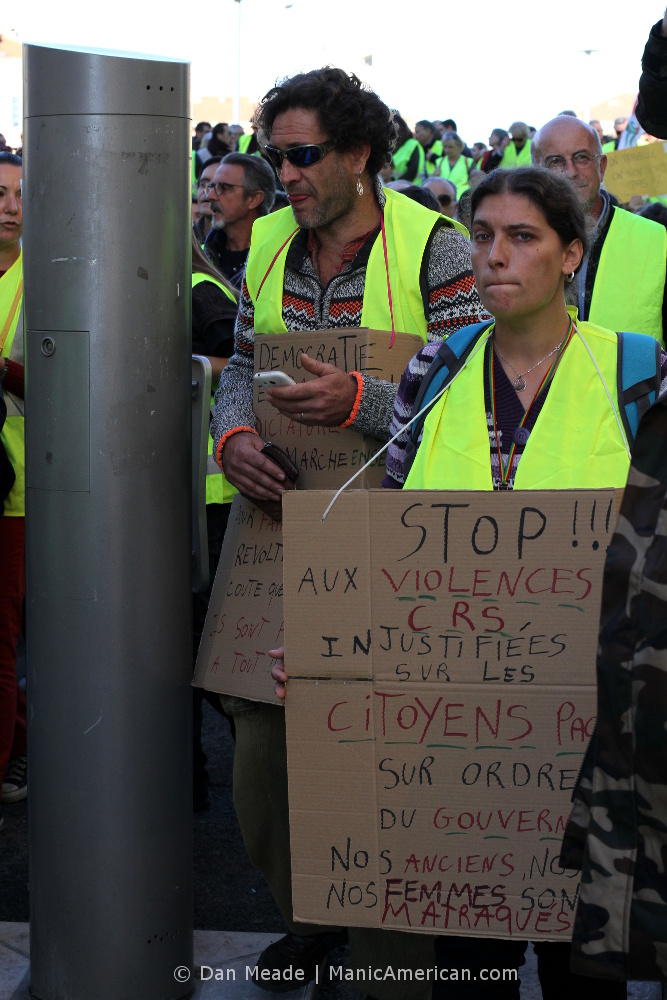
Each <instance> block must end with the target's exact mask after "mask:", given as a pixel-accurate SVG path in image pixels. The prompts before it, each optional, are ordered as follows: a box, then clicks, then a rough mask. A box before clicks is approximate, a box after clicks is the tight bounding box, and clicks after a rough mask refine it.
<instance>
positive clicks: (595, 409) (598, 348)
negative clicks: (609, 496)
mask: <svg viewBox="0 0 667 1000" xmlns="http://www.w3.org/2000/svg"><path fill="white" fill-rule="evenodd" d="M577 326H578V327H579V329H580V330H581V333H582V335H583V337H584V338H585V340H586V343H587V344H588V346H589V347H590V349H591V351H592V353H593V356H594V357H595V360H596V362H597V364H598V367H599V369H600V371H601V373H602V375H603V377H604V380H605V382H606V384H607V388H608V389H609V392H610V394H611V398H612V400H613V401H614V406H615V407H616V411H617V412H618V413H619V417H620V407H619V403H618V397H617V388H616V386H617V349H618V348H617V344H618V341H617V337H616V334H615V333H612V331H610V330H604V329H602V328H601V327H597V326H594V325H593V324H591V323H582V322H580V323H578V324H577ZM484 353H485V352H484V349H483V348H480V349H479V350H478V351H477V352H476V353H475V354H474V356H472V357H471V360H470V361H469V363H468V364H467V365H466V367H465V368H464V369H463V370H462V371H461V373H460V374H459V375H458V376H457V378H456V379H455V381H454V382H452V385H451V386H450V387H449V388H448V389H447V391H446V392H445V393H444V394H443V396H442V397H441V399H439V400H438V402H437V403H436V404H435V406H434V407H433V409H432V410H431V412H430V413H429V415H428V417H427V418H426V421H425V422H424V434H423V438H422V442H421V444H420V446H419V448H418V450H417V454H416V456H415V460H414V463H413V465H412V468H411V469H410V473H409V475H408V477H407V480H406V483H405V487H406V488H407V489H415V490H434V489H437V490H492V489H493V482H492V479H491V455H490V445H489V428H488V425H487V419H486V407H485V404H484ZM629 468H630V458H629V456H628V452H627V450H626V447H625V443H624V439H623V437H622V435H621V431H620V429H619V426H618V424H617V422H616V418H615V416H614V413H613V410H612V408H611V406H610V403H609V399H608V398H607V394H606V392H605V389H604V386H603V384H602V381H601V379H600V375H599V374H598V372H597V371H596V368H595V365H594V364H593V361H592V360H591V358H590V355H589V354H588V351H587V350H586V347H585V346H584V344H583V342H582V341H581V339H580V337H579V336H578V335H577V334H576V333H575V334H574V336H573V337H572V340H571V341H570V343H569V344H568V346H567V349H566V350H565V352H564V353H563V356H562V357H561V359H560V363H559V365H558V368H557V369H556V372H555V375H554V378H553V382H552V384H551V386H550V388H549V392H548V394H547V397H546V399H545V401H544V404H543V406H542V409H541V410H540V413H539V416H538V418H537V421H536V423H535V426H534V428H533V429H532V431H531V432H530V437H529V438H528V441H527V442H526V445H525V447H524V450H523V454H522V456H521V459H520V460H519V463H518V467H517V472H516V476H515V479H514V489H519V490H521V489H523V490H556V489H557V490H566V489H597V488H604V487H610V486H613V487H621V486H624V485H625V482H626V479H627V476H628V470H629Z"/></svg>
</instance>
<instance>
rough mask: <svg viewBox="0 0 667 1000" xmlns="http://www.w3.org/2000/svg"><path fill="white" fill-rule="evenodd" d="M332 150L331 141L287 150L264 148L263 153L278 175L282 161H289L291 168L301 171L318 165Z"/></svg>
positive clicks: (274, 147) (292, 147)
mask: <svg viewBox="0 0 667 1000" xmlns="http://www.w3.org/2000/svg"><path fill="white" fill-rule="evenodd" d="M333 148H334V141H333V139H327V141H326V142H318V143H313V144H312V145H309V146H290V147H289V149H278V147H277V146H264V152H265V153H266V155H267V156H268V158H269V159H270V160H271V163H272V164H273V166H274V168H275V169H276V171H277V172H278V173H280V171H281V170H282V168H283V160H289V162H290V163H291V164H292V166H293V167H297V168H298V169H299V170H301V169H302V168H303V167H312V166H313V164H315V163H319V162H320V160H322V159H323V158H324V157H325V156H326V155H327V153H329V152H331V150H332V149H333Z"/></svg>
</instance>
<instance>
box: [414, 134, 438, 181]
mask: <svg viewBox="0 0 667 1000" xmlns="http://www.w3.org/2000/svg"><path fill="white" fill-rule="evenodd" d="M427 153H432V154H433V156H434V157H435V159H434V160H433V161H431V160H427V159H426V154H427ZM441 156H442V140H441V139H436V140H435V142H434V143H433V145H432V146H431V148H430V149H426V150H424V167H423V172H422V171H420V181H419V183H420V184H421V183H422V181H423V180H425V179H426V178H428V177H432V176H433V174H434V173H435V168H436V165H437V162H438V160H439V159H440V157H441Z"/></svg>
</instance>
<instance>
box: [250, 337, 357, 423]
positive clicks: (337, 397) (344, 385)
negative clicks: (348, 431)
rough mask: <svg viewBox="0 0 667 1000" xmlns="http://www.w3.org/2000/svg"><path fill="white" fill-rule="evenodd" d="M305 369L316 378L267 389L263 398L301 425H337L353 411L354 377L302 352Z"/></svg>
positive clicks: (355, 386) (355, 394) (355, 381)
mask: <svg viewBox="0 0 667 1000" xmlns="http://www.w3.org/2000/svg"><path fill="white" fill-rule="evenodd" d="M301 364H302V366H303V369H304V371H306V372H308V374H309V375H316V376H317V377H316V378H314V379H311V381H310V382H301V383H299V385H290V386H280V387H276V388H272V389H268V390H267V393H266V398H267V399H268V401H269V402H270V403H271V405H272V406H275V408H276V409H277V410H279V411H280V412H281V413H282V414H284V415H285V416H286V417H289V418H290V419H291V420H297V421H299V423H302V424H320V425H321V426H322V427H340V425H341V424H343V423H345V421H346V420H347V418H348V417H349V416H350V414H351V412H352V408H353V406H354V403H355V400H356V398H357V380H356V379H355V378H352V377H351V376H350V375H346V374H345V372H342V371H341V370H340V368H336V366H335V365H328V364H325V363H324V362H322V361H316V360H315V359H314V358H309V357H308V355H307V354H302V355H301Z"/></svg>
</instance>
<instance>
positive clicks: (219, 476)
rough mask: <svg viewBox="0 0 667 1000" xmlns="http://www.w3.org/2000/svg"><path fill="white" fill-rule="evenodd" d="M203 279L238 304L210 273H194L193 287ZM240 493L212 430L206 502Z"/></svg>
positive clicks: (223, 500) (224, 500) (225, 500)
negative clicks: (215, 448)
mask: <svg viewBox="0 0 667 1000" xmlns="http://www.w3.org/2000/svg"><path fill="white" fill-rule="evenodd" d="M202 281H210V282H211V284H212V285H217V287H218V288H219V289H220V290H221V291H222V292H224V294H225V295H226V296H227V298H229V299H231V300H232V302H233V303H234V304H235V305H236V299H235V298H234V296H233V295H232V293H231V292H230V290H229V289H228V288H226V287H225V286H224V285H223V284H222V282H221V281H217V279H216V278H213V277H212V276H211V275H210V274H203V273H202V272H197V273H196V274H193V275H192V287H193V288H194V287H195V286H196V285H198V284H199V283H200V282H202ZM214 391H215V390H214V389H213V388H212V389H211V406H213V405H214V403H213V396H214ZM236 493H238V490H237V489H235V487H234V486H232V484H231V483H230V482H229V481H228V480H227V477H226V476H225V474H224V472H222V471H221V469H220V466H219V465H218V463H217V462H216V460H215V458H214V457H213V438H212V437H211V432H210V430H209V432H208V458H207V460H206V503H207V504H210V503H231V502H232V500H233V499H234V495H235V494H236Z"/></svg>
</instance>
